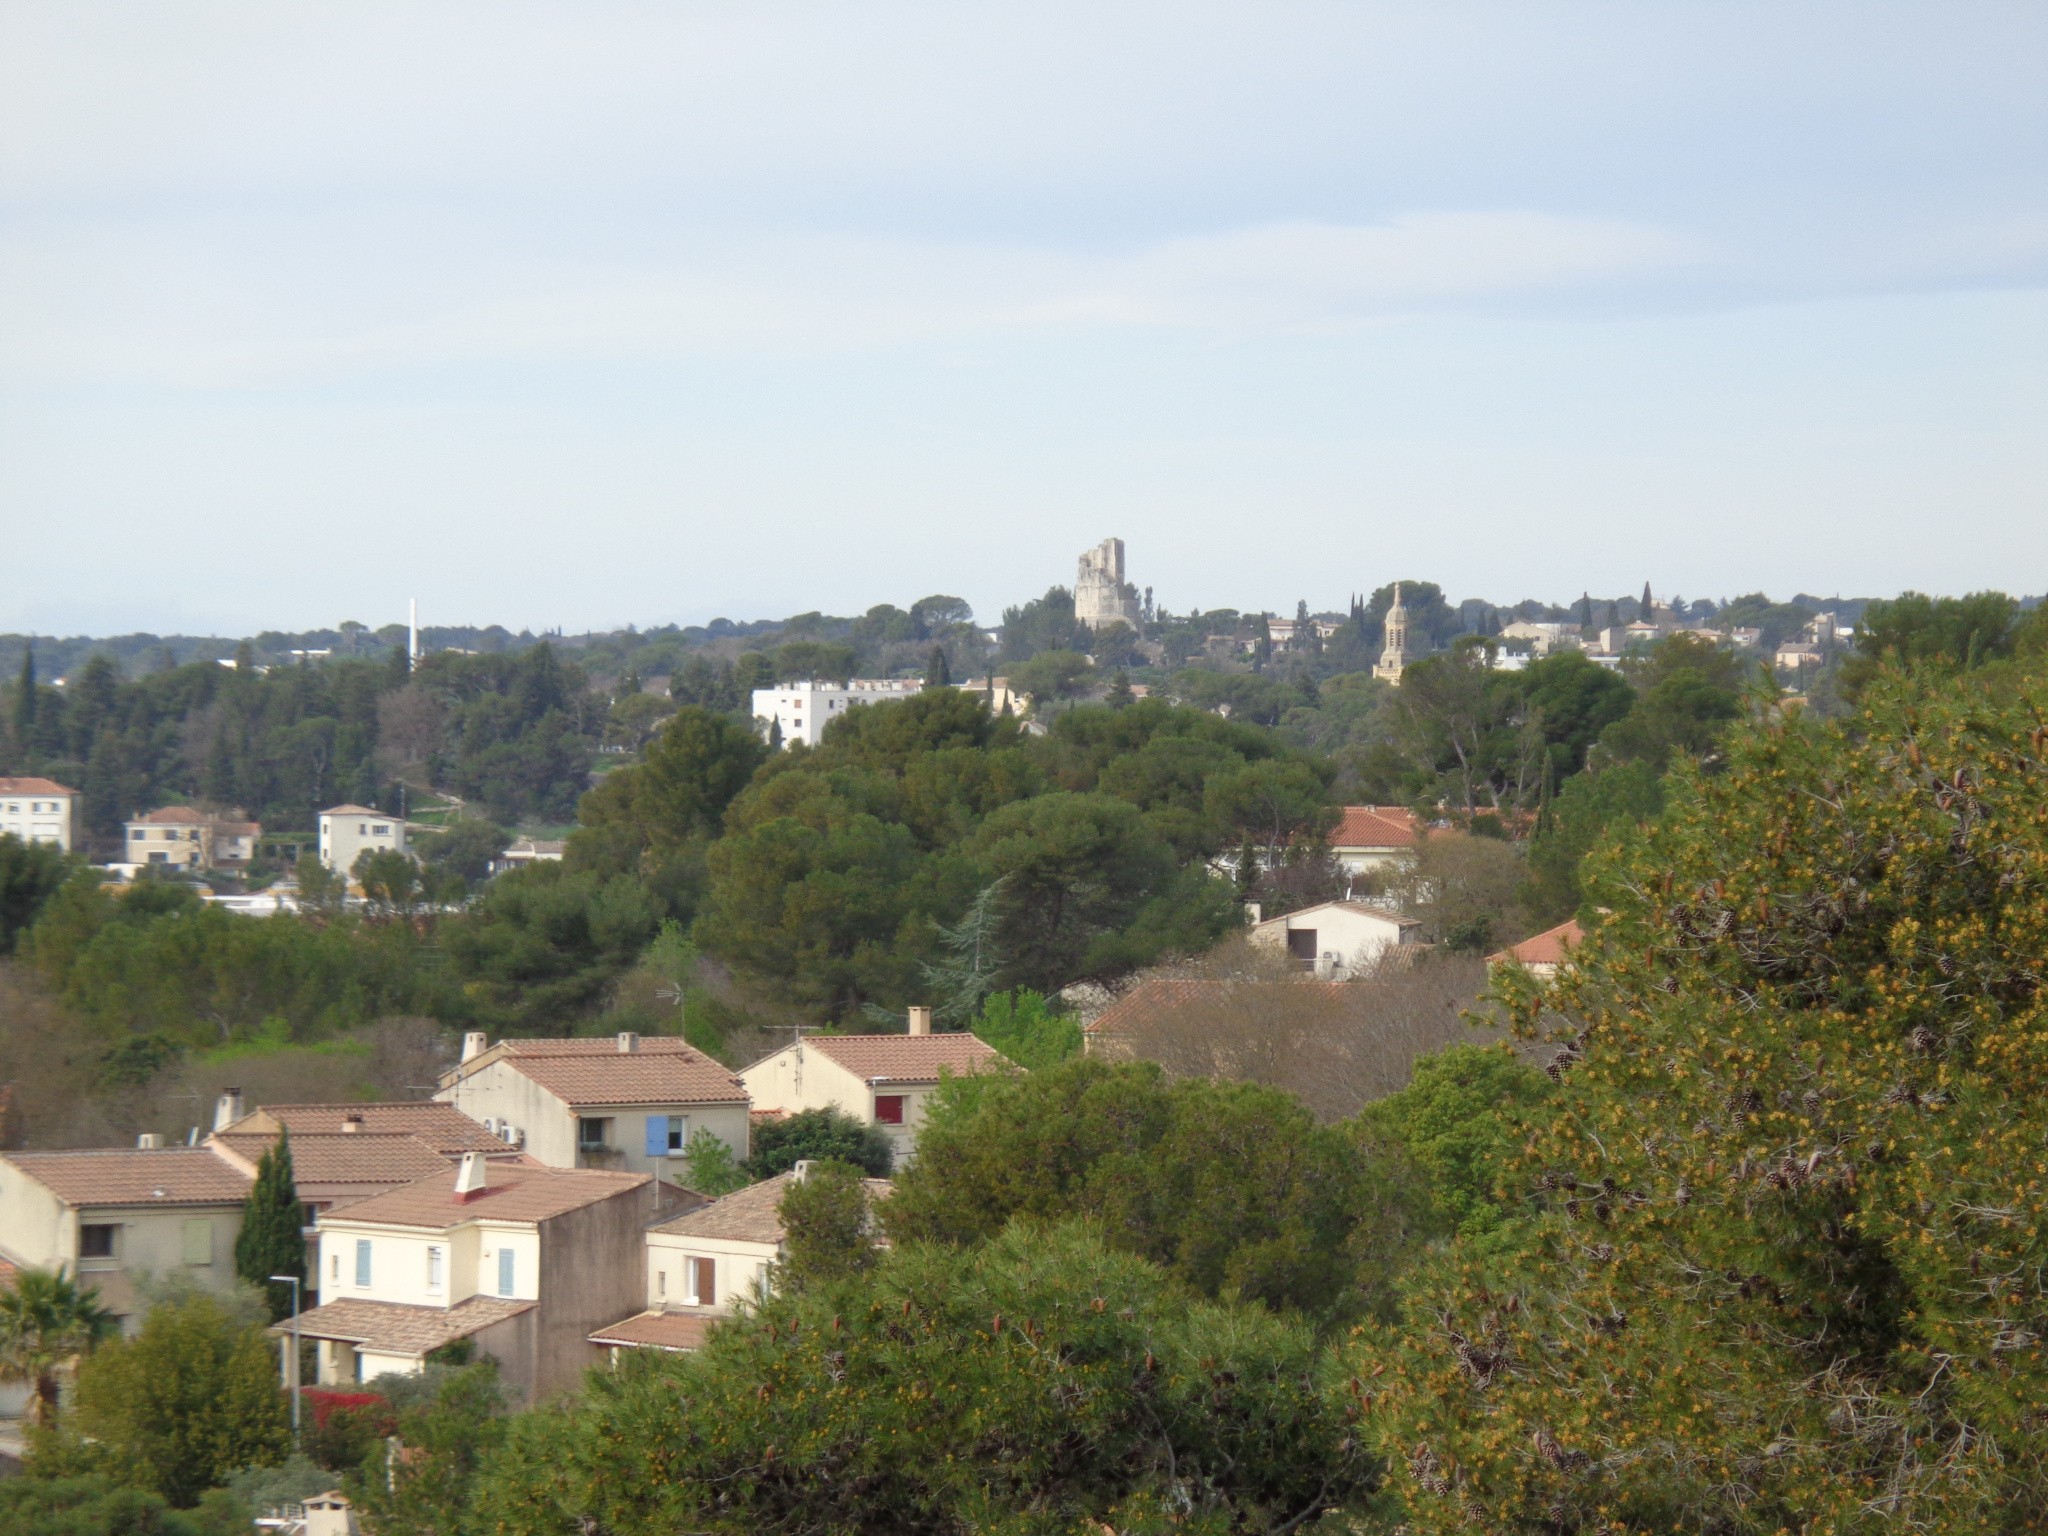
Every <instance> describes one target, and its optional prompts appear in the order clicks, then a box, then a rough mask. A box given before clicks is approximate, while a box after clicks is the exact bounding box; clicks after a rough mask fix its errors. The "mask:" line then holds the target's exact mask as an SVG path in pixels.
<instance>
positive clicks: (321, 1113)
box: [227, 1099, 505, 1152]
mask: <svg viewBox="0 0 2048 1536" xmlns="http://www.w3.org/2000/svg"><path fill="white" fill-rule="evenodd" d="M352 1116H353V1117H356V1118H359V1119H360V1120H361V1122H362V1127H363V1129H362V1131H361V1132H354V1133H351V1132H344V1131H343V1130H342V1126H343V1125H344V1124H346V1123H347V1122H348V1120H349V1119H350V1118H351V1117H352ZM280 1125H282V1126H284V1127H286V1128H287V1129H288V1130H290V1131H291V1133H292V1140H293V1144H294V1145H295V1146H296V1144H297V1141H298V1138H299V1137H301V1136H318V1135H348V1134H357V1135H360V1134H366V1133H370V1132H394V1131H402V1132H406V1133H409V1134H411V1135H414V1136H418V1137H420V1138H421V1139H422V1140H424V1141H426V1142H427V1143H428V1144H429V1145H430V1146H432V1147H433V1148H434V1149H435V1150H437V1151H440V1152H502V1151H504V1150H505V1143H504V1142H502V1141H500V1140H499V1139H498V1138H497V1137H495V1136H493V1135H492V1134H491V1133H490V1132H489V1131H487V1130H485V1129H484V1128H483V1127H482V1126H481V1125H479V1124H478V1123H477V1122H476V1121H474V1120H472V1119H470V1118H469V1116H467V1115H465V1114H464V1113H463V1112H462V1111H461V1110H459V1109H457V1108H456V1107H455V1106H454V1105H453V1104H443V1103H441V1102H439V1101H438V1100H435V1099H407V1100H402V1101H397V1102H391V1103H381V1104H265V1105H263V1106H262V1107H260V1108H258V1109H256V1110H254V1111H252V1112H251V1113H249V1114H246V1115H244V1116H243V1117H242V1118H241V1119H239V1120H237V1121H236V1122H235V1123H234V1124H233V1125H231V1126H229V1127H228V1128H227V1134H230V1135H237V1136H239V1135H246V1134H256V1133H268V1132H272V1131H275V1130H276V1129H277V1128H278V1127H279V1126H280Z"/></svg>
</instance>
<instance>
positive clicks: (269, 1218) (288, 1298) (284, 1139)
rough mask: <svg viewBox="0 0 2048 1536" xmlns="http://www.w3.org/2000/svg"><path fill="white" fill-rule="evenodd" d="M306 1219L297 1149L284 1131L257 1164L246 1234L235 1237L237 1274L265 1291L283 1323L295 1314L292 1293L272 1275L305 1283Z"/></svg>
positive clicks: (244, 1228) (273, 1315)
mask: <svg viewBox="0 0 2048 1536" xmlns="http://www.w3.org/2000/svg"><path fill="white" fill-rule="evenodd" d="M304 1225H305V1216H304V1213H303V1212H302V1211H301V1210H300V1207H299V1192H298V1187H297V1183H296V1181H295V1180H294V1179H293V1177H292V1145H291V1138H290V1135H289V1134H288V1133H285V1132H279V1134H278V1138H277V1145H276V1146H274V1147H272V1148H271V1149H270V1150H269V1151H267V1152H265V1153H264V1154H263V1157H262V1159H261V1161H259V1162H258V1163H257V1164H256V1182H255V1183H254V1184H252V1185H250V1186H249V1200H248V1203H247V1204H246V1205H245V1206H244V1207H243V1208H242V1230H241V1232H240V1234H239V1235H237V1236H236V1238H235V1273H236V1274H238V1275H240V1276H241V1277H242V1278H243V1279H244V1280H247V1281H248V1282H249V1283H250V1284H252V1285H260V1286H262V1287H263V1290H264V1294H265V1295H266V1296H268V1297H269V1299H270V1316H271V1319H272V1320H273V1321H279V1320H282V1319H284V1318H286V1317H289V1316H290V1315H291V1310H292V1290H291V1287H290V1286H288V1285H277V1284H273V1283H272V1282H271V1279H270V1277H271V1276H272V1275H295V1276H297V1277H298V1280H299V1283H300V1286H301V1288H303V1287H304V1284H305V1279H306V1238H305V1232H304Z"/></svg>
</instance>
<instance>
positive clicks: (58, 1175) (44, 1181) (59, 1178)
mask: <svg viewBox="0 0 2048 1536" xmlns="http://www.w3.org/2000/svg"><path fill="white" fill-rule="evenodd" d="M8 1163H11V1164H13V1165H14V1167H16V1168H17V1169H19V1170H20V1171H21V1172H22V1173H24V1174H26V1175H27V1176H28V1177H29V1178H32V1179H34V1180H35V1181H36V1182H37V1183H39V1184H41V1185H42V1186H43V1187H44V1188H45V1189H48V1190H49V1191H50V1192H51V1193H52V1194H54V1195H55V1196H56V1197H57V1198H58V1199H59V1200H62V1201H63V1202H64V1203H65V1204H66V1205H70V1206H95V1205H239V1204H241V1203H242V1202H243V1201H244V1200H246V1199H247V1198H248V1197H249V1183H250V1180H249V1176H248V1175H247V1174H246V1173H243V1172H242V1171H241V1170H240V1169H238V1168H236V1167H234V1166H232V1165H231V1164H230V1163H229V1162H228V1161H227V1160H226V1159H225V1158H221V1157H216V1156H214V1154H213V1153H211V1152H209V1151H208V1150H207V1149H206V1148H204V1147H171V1148H166V1149H164V1150H162V1151H156V1150H144V1149H142V1148H139V1147H137V1148H130V1147H109V1148H105V1149H101V1150H97V1151H91V1152H9V1153H6V1154H5V1155H4V1156H0V1164H8Z"/></svg>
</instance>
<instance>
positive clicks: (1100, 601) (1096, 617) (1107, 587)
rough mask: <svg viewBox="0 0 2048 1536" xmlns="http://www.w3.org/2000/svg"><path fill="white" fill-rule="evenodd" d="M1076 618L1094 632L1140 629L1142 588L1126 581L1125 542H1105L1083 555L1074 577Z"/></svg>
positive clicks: (1083, 552)
mask: <svg viewBox="0 0 2048 1536" xmlns="http://www.w3.org/2000/svg"><path fill="white" fill-rule="evenodd" d="M1074 617H1075V618H1076V619H1078V620H1080V621H1081V622H1082V623H1083V624H1086V625H1087V626H1088V627H1089V628H1091V629H1107V628H1109V626H1110V625H1112V624H1128V625H1130V626H1131V628H1132V629H1136V628H1137V627H1138V589H1137V588H1136V587H1133V586H1132V585H1131V584H1130V583H1129V582H1127V581H1125V580H1124V541H1123V540H1122V539H1104V540H1103V541H1102V542H1101V543H1100V544H1098V545H1096V546H1095V547H1094V548H1093V549H1089V550H1083V551H1082V553H1081V568H1080V572H1079V574H1078V575H1076V576H1075V578H1074Z"/></svg>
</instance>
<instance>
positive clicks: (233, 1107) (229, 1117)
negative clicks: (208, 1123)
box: [213, 1088, 242, 1131]
mask: <svg viewBox="0 0 2048 1536" xmlns="http://www.w3.org/2000/svg"><path fill="white" fill-rule="evenodd" d="M241 1118H242V1090H241V1089H239V1088H230V1089H228V1091H227V1092H226V1093H223V1094H222V1095H221V1096H220V1098H219V1099H218V1100H216V1101H215V1103H214V1106H213V1128H214V1129H215V1130H216V1131H224V1130H226V1129H227V1128H228V1127H229V1126H231V1125H233V1124H234V1123H235V1122H236V1121H237V1120H239V1119H241Z"/></svg>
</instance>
